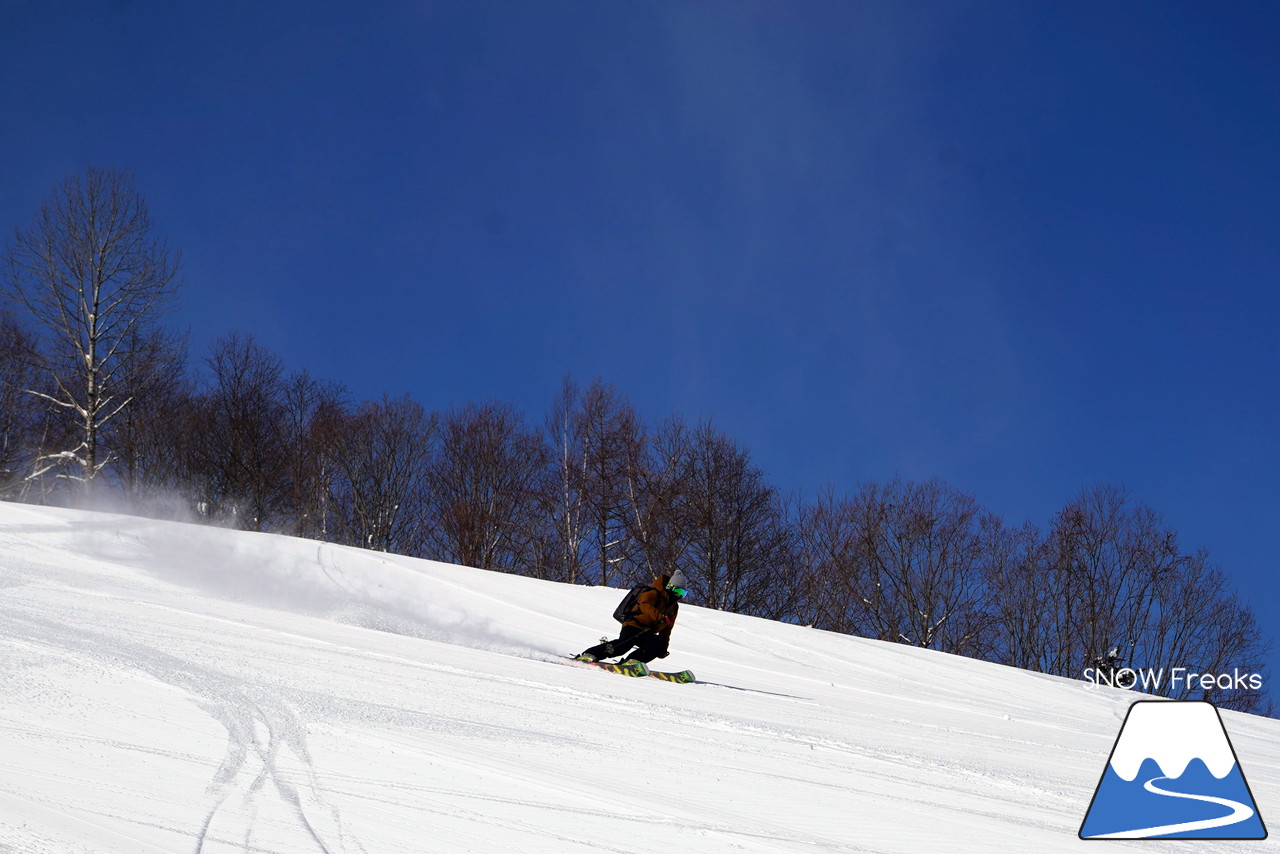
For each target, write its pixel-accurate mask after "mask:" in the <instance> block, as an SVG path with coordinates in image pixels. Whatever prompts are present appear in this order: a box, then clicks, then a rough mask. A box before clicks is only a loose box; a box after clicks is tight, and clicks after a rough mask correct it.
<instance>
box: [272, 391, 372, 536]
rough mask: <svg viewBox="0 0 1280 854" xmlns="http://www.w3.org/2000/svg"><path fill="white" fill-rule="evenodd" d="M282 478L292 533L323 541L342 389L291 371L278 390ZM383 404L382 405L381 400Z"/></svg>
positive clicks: (334, 481) (333, 475)
mask: <svg viewBox="0 0 1280 854" xmlns="http://www.w3.org/2000/svg"><path fill="white" fill-rule="evenodd" d="M283 401H284V430H285V453H286V467H287V469H288V474H287V476H286V478H287V482H288V484H289V496H288V502H287V503H288V505H289V514H290V516H291V517H292V529H293V532H294V533H295V534H297V535H298V536H302V537H310V538H312V539H319V540H327V539H329V535H330V532H331V525H330V522H331V520H330V511H331V509H332V500H333V495H334V491H335V489H336V484H337V480H338V474H339V472H338V467H337V465H336V459H337V456H338V452H339V448H340V447H341V444H342V435H341V427H340V424H341V423H342V421H343V420H345V411H346V406H347V404H346V389H344V388H343V387H342V386H341V385H339V384H337V383H331V382H325V381H322V380H317V379H315V378H313V377H312V376H311V374H309V373H308V372H307V371H305V370H304V371H301V372H300V373H296V374H294V375H293V376H291V377H289V379H288V380H287V381H286V382H285V385H284V389H283ZM383 405H384V406H386V405H388V402H387V401H385V400H384V401H383Z"/></svg>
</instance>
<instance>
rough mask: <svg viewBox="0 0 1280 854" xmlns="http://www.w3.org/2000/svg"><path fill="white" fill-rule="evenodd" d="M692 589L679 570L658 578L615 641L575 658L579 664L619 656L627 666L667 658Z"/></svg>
mask: <svg viewBox="0 0 1280 854" xmlns="http://www.w3.org/2000/svg"><path fill="white" fill-rule="evenodd" d="M688 587H689V579H687V578H685V575H684V573H683V572H681V571H680V570H678V569H677V570H676V571H675V572H673V573H672V574H671V575H669V576H667V575H661V576H659V577H657V578H655V579H654V580H653V584H652V585H651V586H649V587H647V588H645V589H644V590H643V591H642V592H640V593H639V595H637V596H636V597H635V601H634V602H633V604H632V606H631V609H630V611H629V612H628V614H627V615H626V617H627V618H626V619H624V620H623V621H622V631H621V632H619V633H618V637H617V638H616V639H615V640H611V641H604V642H603V643H601V644H598V645H597V646H593V647H591V648H590V649H588V650H586V651H585V652H582V653H580V654H578V655H576V656H574V658H576V659H577V660H578V661H599V660H600V659H602V658H609V657H611V656H615V655H617V656H622V657H623V658H625V660H624V661H623V662H622V663H623V664H648V663H649V662H650V661H653V660H654V659H655V658H666V657H667V655H668V646H669V645H670V643H671V628H672V626H674V625H675V624H676V614H677V612H678V611H679V610H680V600H681V599H683V598H684V596H685V593H686V591H687V590H688ZM632 649H634V650H635V651H634V652H632ZM628 653H630V657H629V658H627V654H628Z"/></svg>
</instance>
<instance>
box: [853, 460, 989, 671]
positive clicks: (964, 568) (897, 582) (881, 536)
mask: <svg viewBox="0 0 1280 854" xmlns="http://www.w3.org/2000/svg"><path fill="white" fill-rule="evenodd" d="M854 513H855V519H856V523H855V524H856V525H857V528H858V538H859V552H860V554H859V560H860V563H861V566H860V579H859V584H860V592H859V601H858V603H856V604H858V605H861V606H862V610H863V615H864V620H865V625H866V628H867V629H868V630H869V632H868V633H870V634H873V636H875V637H878V638H880V639H881V640H891V641H897V642H899V643H907V644H911V645H913V646H920V647H925V648H929V649H940V650H943V651H945V652H952V653H958V654H964V655H973V654H975V653H976V651H977V649H978V648H979V646H980V643H981V638H982V635H983V631H984V624H983V617H982V612H981V609H980V607H979V596H980V593H981V585H980V579H981V573H980V559H981V551H980V542H981V541H980V539H979V535H978V520H979V514H980V510H979V508H978V505H977V502H976V501H975V500H974V499H973V497H972V496H970V495H968V494H966V493H963V492H960V491H958V490H956V489H954V488H952V487H950V486H947V485H946V484H944V483H942V482H941V481H938V480H930V481H926V482H923V483H913V482H903V481H899V480H894V481H892V482H890V483H888V484H884V485H876V484H868V485H866V486H864V487H863V489H862V490H861V491H860V492H859V494H858V496H857V498H856V499H855V509H854Z"/></svg>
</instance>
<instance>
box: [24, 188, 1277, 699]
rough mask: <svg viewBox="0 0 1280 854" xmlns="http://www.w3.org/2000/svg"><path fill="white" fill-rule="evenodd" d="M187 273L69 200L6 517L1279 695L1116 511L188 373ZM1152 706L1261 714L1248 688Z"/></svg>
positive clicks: (1165, 548) (1115, 499) (218, 360)
mask: <svg viewBox="0 0 1280 854" xmlns="http://www.w3.org/2000/svg"><path fill="white" fill-rule="evenodd" d="M126 238H127V239H126ZM178 266H179V264H178V259H177V257H176V254H174V253H170V252H169V250H168V249H167V247H165V246H164V245H163V243H161V242H159V241H157V240H155V239H154V238H153V237H152V236H151V224H150V220H149V218H148V217H147V216H146V210H145V205H144V204H143V202H142V200H141V198H140V197H138V195H137V194H136V191H134V190H133V188H132V184H131V181H130V179H129V177H128V176H127V175H123V174H121V173H117V172H111V171H104V170H88V171H87V172H86V173H85V174H84V175H81V176H75V177H73V178H71V179H69V180H68V181H67V182H66V183H65V184H64V185H63V186H62V187H60V188H58V189H57V190H55V192H54V194H53V196H52V197H51V199H50V201H49V202H48V203H47V204H46V205H45V206H44V208H42V210H41V213H40V215H39V216H38V217H37V218H36V220H35V221H34V222H33V223H32V225H31V226H30V227H29V228H27V229H21V228H20V229H19V230H18V231H17V233H16V237H15V239H14V241H13V243H12V245H11V246H10V247H9V249H8V252H7V254H6V274H7V277H6V291H5V293H6V297H7V300H6V303H4V304H0V497H3V498H7V499H9V500H19V501H30V502H50V503H52V502H64V503H65V502H71V501H80V500H83V497H84V496H85V495H86V494H88V495H89V496H90V498H92V499H94V500H101V499H103V498H106V497H109V498H110V499H111V500H112V501H114V502H117V503H118V504H120V503H123V504H124V505H125V506H126V507H127V508H128V509H130V510H131V511H132V512H138V513H145V514H149V515H155V516H163V517H172V518H190V517H194V518H197V519H200V520H204V521H207V522H209V523H213V524H220V525H229V526H235V527H240V528H245V529H250V530H259V531H274V532H281V533H289V534H294V535H297V536H302V537H309V538H314V539H318V540H324V541H327V542H334V543H342V544H348V545H355V546H360V547H364V548H370V549H377V550H383V551H388V552H395V553H398V554H404V555H410V556H415V557H425V558H431V559H436V560H442V561H447V562H452V563H460V564H465V565H469V566H476V567H482V568H486V569H491V570H497V571H504V572H513V573H519V574H522V575H529V576H535V577H538V578H545V579H550V580H556V581H564V582H569V583H577V584H605V585H613V586H619V587H620V586H625V585H627V584H631V583H634V582H636V581H640V580H644V579H648V578H650V577H652V576H654V575H657V574H660V573H665V572H670V571H672V570H674V569H676V568H679V569H682V570H683V571H684V572H685V574H686V575H688V576H689V578H690V579H691V580H692V583H693V596H692V601H694V602H695V603H697V604H702V605H706V606H708V607H712V608H717V609H721V610H726V611H734V612H739V613H744V614H752V615H756V616H760V617H765V618H768V619H773V620H785V621H789V622H794V623H799V624H802V625H808V626H814V627H817V628H821V629H828V630H831V631H836V632H843V633H849V634H856V635H860V636H865V637H871V638H878V639H881V640H887V641H893V642H897V643H904V644H910V645H914V646H919V647H925V648H930V649H936V650H942V651H946V652H951V653H956V654H960V655H966V656H971V657H975V658H981V659H985V660H989V661H994V662H999V663H1003V664H1008V665H1012V666H1015V667H1020V668H1026V669H1030V670H1037V671H1041V672H1045V673H1052V674H1057V675H1062V676H1068V677H1072V678H1080V676H1081V674H1082V673H1083V671H1084V670H1085V668H1086V667H1088V666H1089V665H1090V664H1091V662H1092V661H1093V659H1094V658H1095V657H1096V656H1098V655H1100V654H1102V653H1104V652H1106V651H1107V650H1108V649H1109V648H1111V647H1113V646H1120V647H1121V648H1122V649H1123V654H1124V656H1125V658H1126V660H1127V663H1128V664H1130V666H1134V667H1165V668H1173V667H1187V668H1190V669H1192V670H1194V671H1196V672H1200V673H1213V674H1217V673H1224V672H1232V671H1233V670H1239V671H1242V672H1261V670H1262V666H1263V665H1262V661H1263V658H1264V656H1265V654H1266V652H1267V644H1266V641H1265V639H1264V638H1263V637H1262V636H1261V633H1260V632H1259V630H1258V627H1257V624H1256V621H1255V619H1254V615H1253V613H1252V611H1251V609H1250V608H1249V606H1248V604H1247V603H1245V602H1243V601H1242V600H1241V599H1240V598H1239V596H1238V595H1237V594H1236V593H1235V592H1234V591H1233V590H1232V588H1231V585H1230V584H1229V582H1228V580H1227V578H1226V576H1225V575H1224V573H1223V572H1222V570H1221V569H1220V568H1218V567H1216V566H1215V565H1213V564H1212V562H1211V561H1210V560H1209V558H1208V556H1207V554H1205V553H1204V552H1203V551H1188V550H1186V549H1184V548H1183V547H1182V546H1181V544H1180V543H1179V539H1178V536H1177V533H1176V531H1174V530H1173V529H1171V528H1170V527H1168V526H1167V525H1166V524H1165V523H1164V522H1163V520H1162V519H1161V518H1160V516H1159V515H1158V514H1157V513H1156V512H1155V511H1154V510H1152V509H1151V508H1149V507H1147V506H1145V505H1144V504H1143V503H1142V502H1140V501H1137V500H1135V499H1134V498H1133V497H1132V496H1131V495H1129V494H1128V493H1127V492H1126V491H1125V490H1123V489H1121V488H1119V487H1116V486H1111V485H1100V486H1095V487H1091V488H1089V489H1086V490H1084V491H1083V492H1081V493H1080V494H1079V495H1077V496H1075V497H1074V498H1071V499H1070V500H1069V501H1068V502H1067V503H1066V504H1065V506H1064V507H1063V508H1062V509H1061V510H1060V511H1058V512H1057V513H1056V514H1054V516H1053V518H1052V519H1050V520H1049V522H1048V525H1047V527H1046V528H1044V529H1040V528H1038V527H1036V526H1034V525H1032V524H1029V523H1027V524H1019V525H1013V524H1010V523H1008V522H1006V521H1005V520H1003V519H1002V518H1000V516H999V515H997V514H995V513H993V512H991V511H990V510H988V509H986V508H983V507H982V506H981V505H980V504H979V503H978V502H977V500H976V499H975V498H974V497H973V496H972V495H969V494H968V493H966V492H964V491H962V490H960V489H958V488H956V487H954V486H951V485H949V484H946V483H944V482H941V481H938V480H931V481H925V482H912V481H903V480H893V481H889V482H882V483H867V484H862V485H860V486H857V487H856V488H853V489H851V490H848V491H842V490H840V489H837V488H836V487H834V486H827V487H825V488H823V489H822V490H820V491H819V492H817V493H816V494H815V495H812V496H798V495H789V494H784V493H783V492H782V491H780V490H779V489H778V488H777V487H776V486H774V485H773V484H771V483H770V482H769V479H768V478H767V476H766V475H765V473H764V472H763V471H762V470H761V469H760V468H759V467H758V466H757V465H756V464H755V463H754V462H753V461H752V459H751V455H750V453H749V451H748V449H746V448H744V447H742V446H741V445H740V444H738V443H737V442H736V441H735V440H734V439H733V438H732V437H731V436H729V435H727V434H726V433H724V432H723V431H721V430H719V429H717V428H716V427H715V426H714V425H713V424H711V423H708V422H698V423H690V422H689V421H688V420H686V419H683V418H681V417H678V416H676V417H671V418H667V419H666V420H663V421H651V420H648V419H646V418H644V417H642V416H641V414H640V413H638V412H637V411H636V410H635V408H634V407H633V406H632V405H631V403H630V402H629V401H628V400H627V398H626V397H625V396H624V395H623V394H622V393H620V392H619V391H618V390H617V389H615V388H614V387H612V386H611V385H609V384H607V383H606V382H604V381H602V380H596V381H593V382H591V383H589V384H588V385H586V386H585V387H580V386H578V385H576V384H575V383H573V382H571V381H569V380H566V381H565V382H564V383H563V385H562V387H561V388H560V389H559V390H558V392H557V393H556V394H555V396H554V399H553V400H551V401H550V402H549V405H548V407H547V409H546V410H545V412H542V413H538V414H536V415H535V416H533V417H530V416H529V415H527V414H525V413H522V412H520V411H518V410H516V409H515V408H514V407H512V406H510V405H509V404H506V403H501V402H488V403H469V404H466V405H464V406H461V407H459V408H456V409H453V410H450V411H447V412H429V411H427V410H426V409H425V408H424V407H423V406H422V405H421V404H420V403H418V402H416V401H414V400H413V399H412V398H410V397H408V396H405V397H383V398H382V399H380V400H373V401H353V400H352V399H351V397H350V395H349V394H348V393H347V391H346V390H345V389H344V388H342V387H341V386H339V385H337V384H335V383H332V382H328V381H325V380H323V379H318V378H315V377H312V376H310V375H309V374H308V373H307V372H305V371H302V372H294V373H291V372H289V371H287V370H286V368H285V366H284V365H283V363H282V362H281V360H280V359H279V358H278V357H277V356H275V355H274V354H273V353H272V352H271V351H270V350H269V349H267V348H266V347H263V346H262V345H260V344H259V343H258V342H256V341H255V340H254V339H253V338H252V337H251V336H247V335H242V334H238V333H233V334H231V335H228V336H227V337H224V338H222V339H221V340H219V341H217V342H216V343H215V344H214V345H213V346H212V347H211V348H210V349H209V351H208V352H207V353H206V354H204V356H203V358H202V359H201V360H200V361H199V362H198V364H195V365H193V364H192V363H191V360H190V359H189V358H188V357H187V354H186V353H185V351H184V347H183V344H182V341H181V340H180V339H179V338H177V337H175V336H173V335H170V334H168V333H166V332H164V330H163V327H162V325H161V321H162V319H163V313H164V312H163V309H164V308H165V307H166V306H167V304H168V302H169V297H171V296H172V294H173V292H174V291H175V290H176V288H177V287H178V284H179V281H178V278H177V269H178ZM117 506H118V505H117ZM1159 691H1160V692H1161V693H1163V694H1165V695H1166V696H1176V697H1197V698H1198V697H1200V696H1207V698H1208V699H1212V700H1213V701H1214V702H1216V703H1219V704H1221V705H1223V706H1226V707H1230V708H1238V709H1243V710H1251V711H1267V712H1269V711H1271V708H1270V706H1269V705H1268V700H1267V697H1266V695H1265V693H1263V692H1261V691H1258V690H1253V689H1251V688H1244V689H1241V688H1237V687H1232V688H1229V689H1217V688H1215V689H1211V690H1210V691H1209V692H1207V693H1204V694H1202V692H1201V691H1200V690H1198V689H1191V688H1188V686H1187V685H1186V684H1185V683H1183V684H1180V685H1174V684H1172V683H1170V682H1165V683H1164V684H1163V685H1162V686H1161V688H1160V689H1159Z"/></svg>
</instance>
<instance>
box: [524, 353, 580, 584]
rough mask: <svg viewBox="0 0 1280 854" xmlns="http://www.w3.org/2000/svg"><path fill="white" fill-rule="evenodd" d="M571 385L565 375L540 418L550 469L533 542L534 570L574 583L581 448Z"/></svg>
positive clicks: (576, 394) (575, 396) (576, 578)
mask: <svg viewBox="0 0 1280 854" xmlns="http://www.w3.org/2000/svg"><path fill="white" fill-rule="evenodd" d="M578 406H579V391H578V387H577V385H576V384H575V383H574V382H573V381H572V380H570V379H569V378H568V377H565V379H564V381H563V382H562V383H561V386H560V393H559V394H558V395H557V396H556V399H555V401H554V402H553V403H552V406H551V410H550V411H549V412H548V414H547V417H546V420H545V432H546V436H547V443H548V450H549V454H550V456H549V459H550V463H549V465H550V472H549V475H548V477H547V478H546V481H545V483H546V491H545V494H544V495H543V499H542V501H543V508H544V509H543V511H542V512H543V515H544V516H545V518H546V520H547V522H548V525H547V531H546V534H545V536H544V538H543V540H544V541H543V543H542V544H541V546H540V548H539V552H540V553H541V554H542V559H541V561H540V563H541V564H542V571H541V572H538V573H537V574H538V575H539V576H541V577H544V578H549V579H553V580H556V581H567V582H569V583H570V584H577V583H578V582H579V581H581V580H582V578H583V576H584V572H585V568H586V562H587V555H586V548H587V535H588V532H587V522H586V514H587V502H586V496H585V495H584V492H583V486H584V483H585V480H586V465H587V461H586V454H585V452H584V449H583V444H582V435H581V432H580V431H579V429H578V427H579V423H580V422H579V419H578V418H577V411H578Z"/></svg>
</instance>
